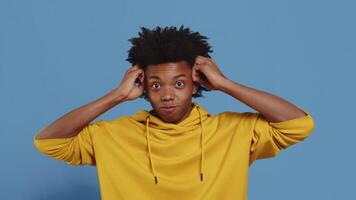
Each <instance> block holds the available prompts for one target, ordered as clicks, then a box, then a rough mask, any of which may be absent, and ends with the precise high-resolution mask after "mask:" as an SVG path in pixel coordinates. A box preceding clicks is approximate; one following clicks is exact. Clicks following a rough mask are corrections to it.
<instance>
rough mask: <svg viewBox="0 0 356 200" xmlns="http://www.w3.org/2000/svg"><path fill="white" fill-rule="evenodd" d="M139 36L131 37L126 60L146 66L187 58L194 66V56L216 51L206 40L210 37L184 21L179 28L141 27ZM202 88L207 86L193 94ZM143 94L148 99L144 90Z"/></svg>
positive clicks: (142, 67) (198, 95)
mask: <svg viewBox="0 0 356 200" xmlns="http://www.w3.org/2000/svg"><path fill="white" fill-rule="evenodd" d="M138 34H139V37H133V38H130V39H129V40H128V41H130V42H131V43H132V47H131V49H130V50H128V58H127V59H126V61H128V62H130V63H131V64H132V65H136V64H138V65H139V66H140V68H141V69H143V70H145V69H146V67H147V66H148V65H157V64H162V63H168V62H178V61H183V60H185V61H186V62H187V63H188V64H189V66H190V67H193V66H194V62H195V58H196V57H197V56H198V55H200V56H204V57H208V58H210V56H209V53H211V52H213V50H211V47H210V45H209V44H208V42H207V39H208V37H206V36H203V35H200V33H199V32H192V31H191V30H190V29H189V28H186V27H184V26H183V25H182V26H181V27H180V28H179V29H177V28H176V27H174V26H171V27H164V28H162V27H159V26H157V27H156V28H154V29H152V30H149V29H147V28H145V27H141V32H139V33H138ZM202 90H204V91H208V90H207V89H206V88H204V87H202V86H199V88H198V91H197V93H196V94H193V97H202V96H203V95H202ZM142 97H143V98H145V99H146V100H148V98H147V95H146V94H145V93H144V94H143V96H142Z"/></svg>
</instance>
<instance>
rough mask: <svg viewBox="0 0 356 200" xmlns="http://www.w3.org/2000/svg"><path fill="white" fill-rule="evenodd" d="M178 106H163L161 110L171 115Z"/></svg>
mask: <svg viewBox="0 0 356 200" xmlns="http://www.w3.org/2000/svg"><path fill="white" fill-rule="evenodd" d="M176 107H177V106H162V107H161V110H163V111H164V112H167V113H171V112H173V111H174V110H175V109H176Z"/></svg>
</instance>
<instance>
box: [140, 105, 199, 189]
mask: <svg viewBox="0 0 356 200" xmlns="http://www.w3.org/2000/svg"><path fill="white" fill-rule="evenodd" d="M196 108H197V110H198V113H199V120H200V145H201V159H200V181H201V182H203V168H204V137H203V132H204V130H203V119H202V116H201V113H200V110H199V109H200V107H199V106H198V105H197V106H196ZM149 123H150V116H147V117H146V138H147V146H148V156H149V159H150V163H151V168H152V173H153V177H154V179H155V183H156V184H157V183H158V179H157V176H156V172H155V168H154V164H153V161H152V153H151V145H150V137H149Z"/></svg>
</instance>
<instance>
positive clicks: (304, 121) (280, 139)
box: [248, 111, 314, 164]
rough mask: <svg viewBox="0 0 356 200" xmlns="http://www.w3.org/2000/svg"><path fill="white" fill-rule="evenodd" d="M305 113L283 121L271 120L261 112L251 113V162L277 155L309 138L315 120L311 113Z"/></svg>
mask: <svg viewBox="0 0 356 200" xmlns="http://www.w3.org/2000/svg"><path fill="white" fill-rule="evenodd" d="M304 113H305V116H303V117H299V118H295V119H291V120H287V121H282V122H269V121H267V120H266V119H265V118H264V117H263V116H262V115H261V114H259V113H249V114H250V116H249V117H251V118H253V119H252V121H254V123H253V130H252V139H251V147H250V164H251V163H252V162H253V161H254V160H257V159H263V158H269V157H273V156H276V155H277V154H278V153H279V152H280V151H281V150H282V149H286V148H287V147H289V146H291V145H293V144H296V143H298V142H301V141H303V140H304V139H305V138H307V137H308V136H309V135H310V134H311V133H312V131H313V129H314V120H313V118H312V117H311V116H310V114H309V113H307V112H305V111H304ZM249 117H248V118H249Z"/></svg>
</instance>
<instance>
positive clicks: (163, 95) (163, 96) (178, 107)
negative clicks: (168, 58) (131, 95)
mask: <svg viewBox="0 0 356 200" xmlns="http://www.w3.org/2000/svg"><path fill="white" fill-rule="evenodd" d="M145 81H146V84H145V86H146V93H147V96H148V98H149V100H150V103H151V105H152V108H153V111H154V115H156V116H157V117H159V118H160V119H161V120H162V121H164V122H167V123H175V124H177V123H179V122H181V121H183V120H184V119H185V118H187V117H188V116H189V114H190V112H191V110H192V108H193V107H192V95H193V94H195V93H196V92H197V86H195V85H194V84H193V81H192V69H191V67H190V66H189V65H188V63H187V62H186V61H179V62H170V63H163V64H158V65H148V66H147V68H146V70H145Z"/></svg>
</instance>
